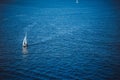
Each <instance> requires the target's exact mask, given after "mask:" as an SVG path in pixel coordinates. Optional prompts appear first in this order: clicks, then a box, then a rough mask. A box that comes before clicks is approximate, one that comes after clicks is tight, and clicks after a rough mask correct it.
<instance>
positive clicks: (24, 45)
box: [23, 34, 27, 47]
mask: <svg viewBox="0 0 120 80" xmlns="http://www.w3.org/2000/svg"><path fill="white" fill-rule="evenodd" d="M26 46H27V34H26V35H25V37H24V39H23V47H26Z"/></svg>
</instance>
